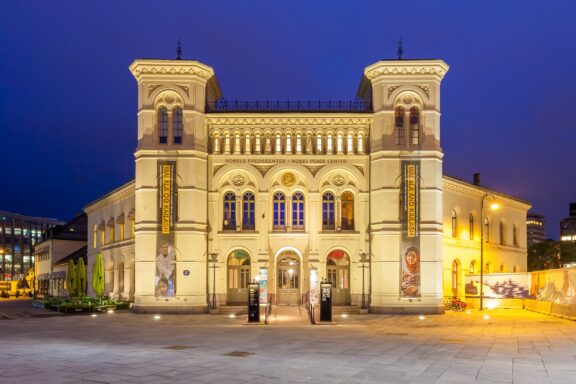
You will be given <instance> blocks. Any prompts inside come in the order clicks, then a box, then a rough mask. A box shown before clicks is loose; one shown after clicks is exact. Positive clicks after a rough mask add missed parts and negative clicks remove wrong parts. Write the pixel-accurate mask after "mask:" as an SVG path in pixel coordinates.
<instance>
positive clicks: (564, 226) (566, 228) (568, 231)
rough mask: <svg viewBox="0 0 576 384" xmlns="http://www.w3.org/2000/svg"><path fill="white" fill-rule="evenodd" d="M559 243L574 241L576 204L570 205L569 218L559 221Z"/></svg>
mask: <svg viewBox="0 0 576 384" xmlns="http://www.w3.org/2000/svg"><path fill="white" fill-rule="evenodd" d="M560 241H576V203H570V216H568V217H567V218H565V219H563V220H562V221H560Z"/></svg>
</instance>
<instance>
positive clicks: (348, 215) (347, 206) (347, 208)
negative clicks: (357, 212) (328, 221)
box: [340, 192, 354, 231]
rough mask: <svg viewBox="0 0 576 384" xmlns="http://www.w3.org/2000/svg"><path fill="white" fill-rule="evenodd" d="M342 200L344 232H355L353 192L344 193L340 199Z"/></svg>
mask: <svg viewBox="0 0 576 384" xmlns="http://www.w3.org/2000/svg"><path fill="white" fill-rule="evenodd" d="M340 200H341V208H342V210H341V212H342V221H341V224H342V225H341V228H342V230H348V231H353V230H354V195H353V194H352V192H344V193H343V194H342V196H341V198H340Z"/></svg>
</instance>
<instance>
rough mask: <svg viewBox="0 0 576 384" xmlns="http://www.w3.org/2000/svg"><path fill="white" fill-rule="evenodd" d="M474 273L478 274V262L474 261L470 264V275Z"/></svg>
mask: <svg viewBox="0 0 576 384" xmlns="http://www.w3.org/2000/svg"><path fill="white" fill-rule="evenodd" d="M474 273H476V262H475V261H472V262H471V263H470V275H473V274H474Z"/></svg>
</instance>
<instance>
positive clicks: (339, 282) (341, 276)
mask: <svg viewBox="0 0 576 384" xmlns="http://www.w3.org/2000/svg"><path fill="white" fill-rule="evenodd" d="M326 269H327V271H326V272H327V273H326V276H328V281H329V282H331V283H332V305H350V281H349V280H350V258H349V257H348V255H347V254H346V252H344V251H340V250H334V251H332V252H330V254H329V255H328V259H327V260H326Z"/></svg>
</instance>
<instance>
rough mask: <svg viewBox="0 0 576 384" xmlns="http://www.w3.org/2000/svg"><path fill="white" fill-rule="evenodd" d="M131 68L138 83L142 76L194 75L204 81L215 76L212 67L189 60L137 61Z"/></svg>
mask: <svg viewBox="0 0 576 384" xmlns="http://www.w3.org/2000/svg"><path fill="white" fill-rule="evenodd" d="M129 68H130V72H132V75H134V77H135V78H136V80H138V81H140V80H141V78H142V75H193V76H198V77H200V78H202V79H204V80H208V79H210V78H211V77H213V76H214V70H213V69H212V68H211V67H209V66H207V65H204V64H202V63H200V62H198V61H189V60H136V61H134V62H133V63H132V64H131V65H130V67H129Z"/></svg>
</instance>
